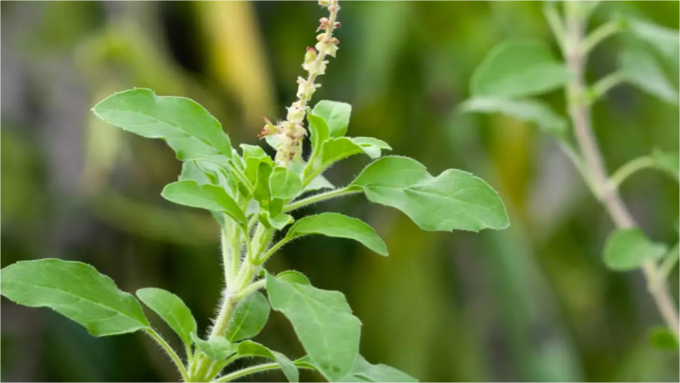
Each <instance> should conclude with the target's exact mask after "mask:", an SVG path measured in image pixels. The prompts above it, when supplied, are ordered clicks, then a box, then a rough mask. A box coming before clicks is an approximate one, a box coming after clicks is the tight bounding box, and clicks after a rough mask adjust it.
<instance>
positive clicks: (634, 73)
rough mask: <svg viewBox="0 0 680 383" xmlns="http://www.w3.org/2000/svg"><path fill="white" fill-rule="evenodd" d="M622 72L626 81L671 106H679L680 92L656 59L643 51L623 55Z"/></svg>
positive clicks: (621, 58)
mask: <svg viewBox="0 0 680 383" xmlns="http://www.w3.org/2000/svg"><path fill="white" fill-rule="evenodd" d="M620 61H621V64H620V65H621V71H622V73H623V76H624V77H625V79H626V80H627V81H628V82H629V83H631V84H633V85H635V86H636V87H638V88H640V89H641V90H643V91H645V92H647V93H649V94H651V95H652V96H656V97H658V98H659V99H661V100H663V101H666V102H668V103H670V104H673V105H677V104H678V92H677V90H676V89H675V88H674V87H673V86H672V85H671V83H670V82H669V81H668V78H667V77H666V75H665V74H664V72H663V70H662V69H661V68H660V67H659V64H658V63H657V62H656V60H655V59H654V57H652V56H651V55H649V54H648V53H646V52H645V51H643V50H641V49H635V50H633V49H628V50H625V51H623V52H622V53H621V57H620Z"/></svg>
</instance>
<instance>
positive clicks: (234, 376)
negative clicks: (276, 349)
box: [213, 363, 281, 383]
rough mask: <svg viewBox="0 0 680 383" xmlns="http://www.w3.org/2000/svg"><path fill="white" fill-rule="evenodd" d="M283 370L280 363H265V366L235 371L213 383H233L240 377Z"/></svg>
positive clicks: (260, 365)
mask: <svg viewBox="0 0 680 383" xmlns="http://www.w3.org/2000/svg"><path fill="white" fill-rule="evenodd" d="M279 368H281V366H280V365H279V364H278V363H264V364H258V365H256V366H250V367H247V368H244V369H242V370H238V371H234V372H232V373H231V374H227V375H224V376H223V377H221V378H219V379H215V380H213V382H215V383H216V382H231V381H233V380H235V379H238V378H240V377H243V376H246V375H251V374H256V373H258V372H263V371H269V370H277V369H279Z"/></svg>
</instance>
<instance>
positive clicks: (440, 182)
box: [349, 157, 510, 231]
mask: <svg viewBox="0 0 680 383" xmlns="http://www.w3.org/2000/svg"><path fill="white" fill-rule="evenodd" d="M349 188H361V189H362V190H363V191H364V193H365V194H366V197H368V199H369V200H371V201H372V202H375V203H379V204H382V205H387V206H391V207H394V208H397V209H399V210H401V211H403V212H404V213H405V214H406V215H408V216H409V217H410V218H411V219H412V220H413V222H415V223H416V224H417V225H418V226H419V227H420V228H421V229H423V230H427V231H451V230H469V231H479V230H482V229H504V228H506V227H508V225H510V223H509V221H508V215H507V213H506V212H505V206H503V202H501V200H500V198H498V194H497V193H496V191H495V190H493V189H492V188H491V187H490V186H489V185H488V184H487V183H486V182H484V181H482V180H481V179H479V178H477V177H475V176H473V175H472V174H470V173H467V172H464V171H461V170H456V169H449V170H446V171H445V172H443V173H442V174H440V175H439V176H437V177H433V176H432V175H430V173H428V172H427V169H426V168H425V166H423V165H422V164H420V163H419V162H418V161H415V160H412V159H410V158H405V157H383V158H381V159H379V160H377V161H375V162H373V163H371V164H369V165H368V166H367V167H366V168H365V169H364V170H363V171H362V172H361V174H359V176H358V177H357V178H356V179H355V180H354V182H352V184H350V186H349Z"/></svg>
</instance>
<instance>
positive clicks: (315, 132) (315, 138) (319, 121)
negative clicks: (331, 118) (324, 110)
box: [307, 112, 330, 155]
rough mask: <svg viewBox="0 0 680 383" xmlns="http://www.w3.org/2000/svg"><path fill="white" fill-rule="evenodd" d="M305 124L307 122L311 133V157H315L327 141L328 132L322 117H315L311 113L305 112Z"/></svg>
mask: <svg viewBox="0 0 680 383" xmlns="http://www.w3.org/2000/svg"><path fill="white" fill-rule="evenodd" d="M307 122H309V131H310V133H311V137H310V140H311V141H312V155H316V153H320V152H321V147H322V145H323V143H324V142H325V141H326V140H328V138H329V136H330V130H329V128H328V124H326V121H325V120H324V119H323V117H321V116H317V115H315V114H314V113H313V112H307Z"/></svg>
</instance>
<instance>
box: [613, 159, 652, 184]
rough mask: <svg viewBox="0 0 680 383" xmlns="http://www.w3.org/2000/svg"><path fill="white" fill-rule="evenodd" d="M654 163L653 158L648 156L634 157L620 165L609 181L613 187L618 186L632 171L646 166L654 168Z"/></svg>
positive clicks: (634, 171)
mask: <svg viewBox="0 0 680 383" xmlns="http://www.w3.org/2000/svg"><path fill="white" fill-rule="evenodd" d="M654 167H656V164H655V162H654V159H653V158H651V157H649V156H644V157H640V158H636V159H634V160H632V161H630V162H628V163H626V164H625V165H623V166H621V167H620V168H619V170H617V171H615V172H614V174H613V175H612V176H611V178H610V182H611V185H612V187H613V188H617V189H618V188H619V187H620V186H621V184H622V183H623V181H625V180H626V179H628V177H630V176H631V175H633V174H634V173H636V172H638V171H640V170H642V169H647V168H654Z"/></svg>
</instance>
